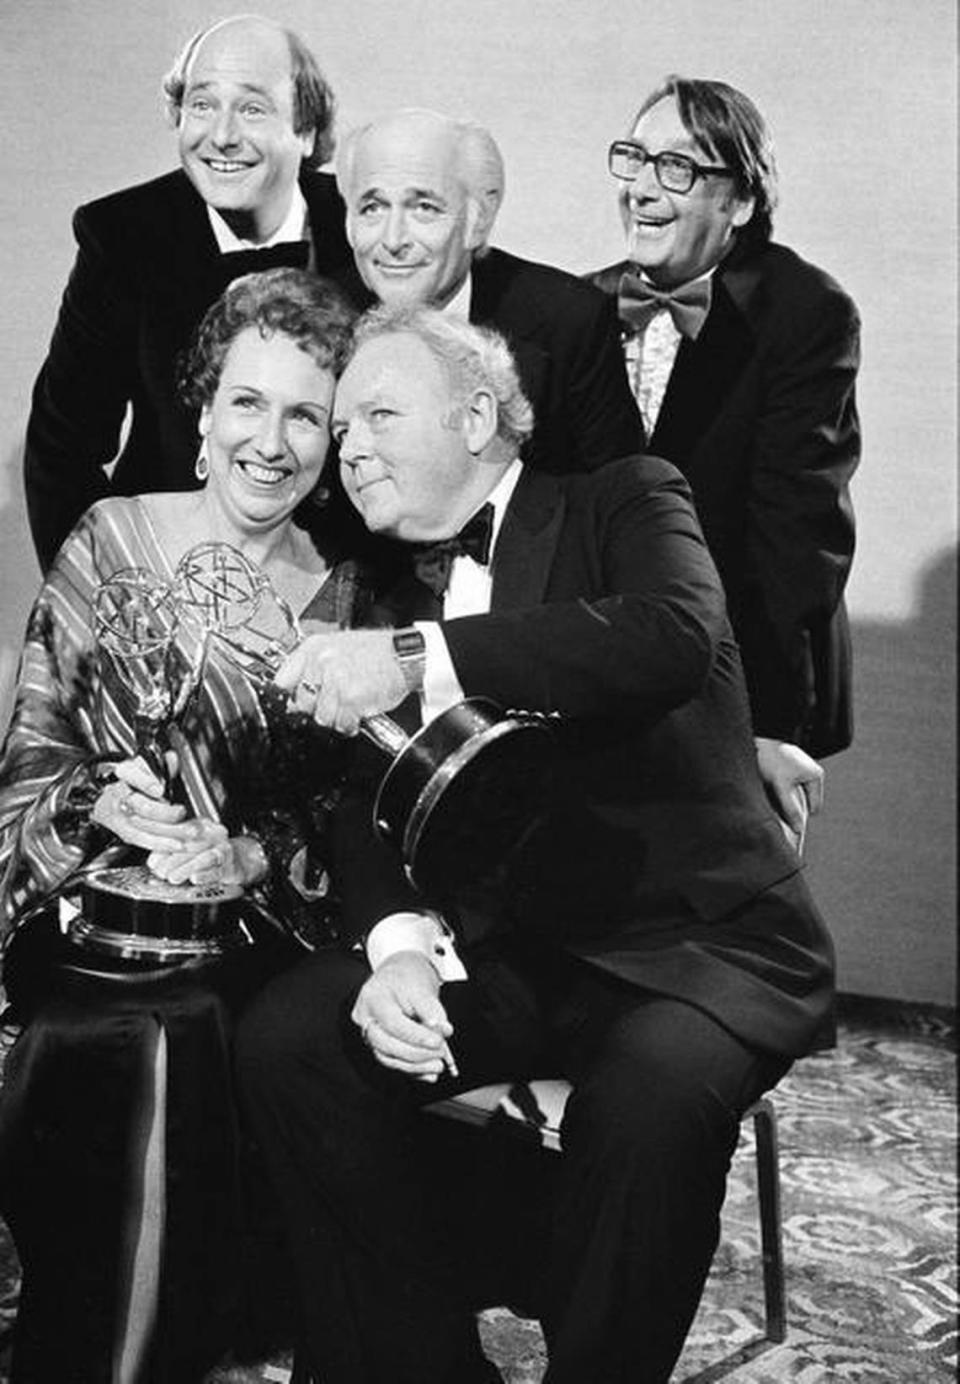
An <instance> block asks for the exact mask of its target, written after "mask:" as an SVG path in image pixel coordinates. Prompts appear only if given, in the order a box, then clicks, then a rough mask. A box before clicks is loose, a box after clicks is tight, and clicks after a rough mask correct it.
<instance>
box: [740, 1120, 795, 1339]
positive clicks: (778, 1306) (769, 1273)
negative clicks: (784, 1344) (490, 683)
mask: <svg viewBox="0 0 960 1384" xmlns="http://www.w3.org/2000/svg"><path fill="white" fill-rule="evenodd" d="M748 1113H749V1114H751V1115H752V1116H753V1128H754V1133H755V1136H756V1157H757V1191H758V1194H759V1199H760V1240H761V1244H762V1247H763V1296H764V1305H765V1309H766V1334H767V1339H768V1340H770V1341H776V1342H779V1341H783V1340H784V1339H785V1338H786V1334H787V1305H786V1292H785V1284H784V1268H783V1222H782V1218H781V1212H780V1157H779V1147H778V1143H777V1112H776V1110H775V1109H774V1107H773V1105H772V1104H771V1103H770V1101H769V1100H766V1099H763V1100H759V1101H757V1103H756V1104H755V1105H753V1106H752V1107H751V1108H750V1110H749V1112H748Z"/></svg>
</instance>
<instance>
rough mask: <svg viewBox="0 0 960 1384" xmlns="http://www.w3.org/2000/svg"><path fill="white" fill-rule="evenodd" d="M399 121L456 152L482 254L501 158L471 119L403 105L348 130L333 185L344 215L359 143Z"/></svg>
mask: <svg viewBox="0 0 960 1384" xmlns="http://www.w3.org/2000/svg"><path fill="white" fill-rule="evenodd" d="M399 121H410V122H411V123H414V122H419V123H420V124H422V125H423V126H424V127H425V128H429V127H430V126H432V127H433V128H434V130H435V131H437V132H438V133H442V134H446V135H447V136H449V138H450V139H451V140H452V141H453V143H454V145H455V147H456V151H457V176H458V177H459V179H460V182H461V183H462V184H463V187H464V190H465V192H466V195H467V199H468V201H469V202H470V203H471V204H472V207H473V211H474V215H475V217H476V218H477V220H476V225H477V231H478V239H479V242H480V246H481V249H480V250H478V251H477V252H476V253H478V254H482V253H483V249H484V248H485V247H486V244H487V241H488V240H489V238H490V234H491V232H492V230H493V223H494V221H495V220H496V217H497V212H498V211H499V210H500V203H501V202H502V201H503V193H504V185H505V179H504V170H503V157H502V155H501V153H500V150H499V148H498V146H497V142H496V140H495V139H494V137H493V135H492V134H491V133H490V131H489V130H487V129H485V128H484V127H483V126H482V125H477V124H475V123H474V122H473V121H472V120H454V119H453V117H452V116H448V115H441V114H440V113H439V112H438V111H431V110H427V109H425V108H422V107H419V106H405V107H402V108H401V109H399V110H395V111H391V112H389V113H388V114H387V115H383V116H380V117H379V118H378V119H375V120H370V121H368V122H367V123H366V124H365V125H359V126H357V127H356V129H353V130H351V131H350V133H349V134H348V135H347V136H346V138H345V139H341V141H340V149H339V153H338V156H337V164H336V173H337V186H338V187H339V189H340V195H341V196H342V198H343V200H344V201H345V202H346V204H347V210H348V212H349V210H350V207H351V203H352V200H353V193H354V170H355V167H356V160H357V150H358V148H359V146H360V144H361V143H362V142H363V140H364V139H365V138H366V137H367V136H368V135H371V134H374V133H375V132H376V131H377V130H379V129H382V128H383V127H384V126H389V125H392V124H394V123H397V122H399Z"/></svg>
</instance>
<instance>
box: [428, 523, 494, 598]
mask: <svg viewBox="0 0 960 1384" xmlns="http://www.w3.org/2000/svg"><path fill="white" fill-rule="evenodd" d="M492 536H493V505H492V504H490V503H489V501H488V502H487V503H486V504H485V505H482V506H481V508H480V509H478V510H477V512H476V514H474V515H473V517H472V518H470V519H468V520H467V522H466V523H465V524H464V526H463V528H462V529H461V530H460V532H459V533H455V534H454V535H453V536H452V537H451V538H442V539H439V540H438V541H437V542H436V543H411V544H410V550H411V553H412V556H413V565H414V570H415V572H416V574H417V576H418V577H419V579H420V581H422V582H423V583H424V585H425V586H429V588H430V590H431V591H433V592H434V593H435V594H436V595H438V596H442V595H443V593H444V592H445V591H446V589H447V587H448V586H449V584H450V572H451V569H452V567H453V560H454V558H457V557H471V558H473V560H474V562H478V563H480V565H481V566H484V567H485V566H486V565H487V563H488V562H489V561H490V542H491V538H492Z"/></svg>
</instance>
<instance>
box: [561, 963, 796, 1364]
mask: <svg viewBox="0 0 960 1384" xmlns="http://www.w3.org/2000/svg"><path fill="white" fill-rule="evenodd" d="M598 990H599V991H603V992H604V995H603V996H600V995H599V994H598ZM572 993H573V994H574V996H575V998H574V1003H573V1009H572V1010H571V1011H570V1012H569V1013H568V1014H567V1016H566V1018H565V1019H564V1020H563V1023H562V1025H561V1027H563V1026H566V1034H565V1036H564V1037H563V1038H562V1039H561V1042H562V1043H563V1045H564V1046H565V1047H566V1050H567V1053H566V1056H567V1066H568V1071H569V1074H570V1076H571V1078H572V1080H573V1083H574V1089H573V1091H572V1093H571V1096H570V1098H569V1101H568V1104H567V1108H566V1111H565V1116H564V1121H563V1128H562V1147H563V1153H562V1156H561V1170H560V1174H559V1184H560V1185H559V1189H558V1197H557V1203H556V1206H555V1214H554V1240H553V1254H552V1260H551V1266H550V1269H549V1271H548V1276H547V1284H546V1289H545V1311H544V1331H545V1335H546V1338H547V1345H548V1354H549V1360H550V1365H549V1368H548V1371H547V1376H546V1379H547V1381H549V1384H583V1381H584V1380H586V1379H589V1380H591V1381H594V1384H665V1381H667V1380H669V1378H670V1373H671V1370H672V1368H673V1365H674V1364H675V1362H676V1360H677V1358H678V1356H679V1354H680V1351H681V1349H682V1347H683V1342H684V1339H685V1337H686V1334H687V1332H688V1330H689V1328H690V1325H691V1322H692V1320H693V1317H694V1314H695V1312H696V1309H697V1305H698V1303H699V1301H700V1296H701V1293H702V1291H703V1284H704V1281H705V1279H706V1276H707V1272H708V1270H709V1267H710V1263H711V1260H712V1258H713V1254H714V1251H715V1249H716V1245H717V1240H718V1237H719V1225H720V1220H719V1218H720V1208H721V1206H722V1204H723V1198H724V1191H725V1186H726V1177H727V1173H728V1170H729V1165H730V1159H731V1157H732V1155H733V1152H734V1149H735V1148H736V1144H737V1139H738V1134H739V1127H740V1118H741V1116H742V1113H743V1112H744V1110H746V1109H747V1108H748V1107H749V1106H750V1105H751V1104H752V1103H753V1101H754V1100H756V1099H757V1098H758V1097H759V1096H760V1095H761V1094H762V1092H763V1091H764V1090H767V1089H769V1087H770V1086H772V1085H773V1084H774V1083H775V1082H776V1081H777V1080H779V1078H780V1077H781V1076H782V1075H783V1073H784V1072H785V1070H786V1069H787V1067H788V1066H789V1063H788V1062H786V1061H785V1060H784V1059H781V1058H778V1057H773V1056H771V1055H763V1054H761V1053H758V1052H755V1051H751V1050H750V1049H749V1048H747V1047H745V1046H744V1045H743V1044H742V1043H740V1042H739V1041H738V1040H737V1039H736V1038H734V1037H733V1036H732V1035H731V1034H730V1033H728V1032H727V1031H726V1030H725V1029H723V1028H722V1027H721V1026H720V1025H719V1024H717V1023H716V1022H715V1021H714V1020H713V1019H711V1018H710V1017H709V1016H708V1015H706V1014H704V1013H702V1012H701V1011H699V1010H697V1009H695V1008H693V1007H692V1006H690V1005H686V1004H683V1003H680V1002H677V1001H674V1000H671V999H668V998H661V997H657V996H653V995H649V994H643V993H642V992H637V991H631V990H629V989H628V988H627V987H626V986H622V985H620V984H619V983H617V982H614V983H613V985H612V986H611V985H610V983H609V982H608V981H606V979H605V978H602V977H598V976H597V973H596V972H594V973H593V977H592V978H590V979H584V980H583V981H582V983H581V985H580V986H578V987H577V989H576V990H575V991H574V992H572ZM580 1006H583V1008H582V1009H581V1010H580V1014H579V1016H578V1015H577V1009H578V1008H579V1007H580ZM571 1015H572V1016H573V1023H572V1024H571V1023H570V1019H571Z"/></svg>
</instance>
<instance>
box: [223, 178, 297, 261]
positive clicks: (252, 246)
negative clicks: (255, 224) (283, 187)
mask: <svg viewBox="0 0 960 1384" xmlns="http://www.w3.org/2000/svg"><path fill="white" fill-rule="evenodd" d="M207 218H208V220H209V222H210V226H211V228H212V230H213V234H214V235H215V236H216V240H217V246H218V247H219V250H220V253H221V255H229V254H231V253H232V252H233V251H235V250H265V249H266V248H267V246H268V245H282V244H285V243H286V242H287V241H291V240H309V238H310V237H309V231H308V227H309V220H308V217H307V203H306V199H305V198H304V195H303V193H302V192H301V190H300V185H299V183H294V187H293V195H292V197H291V199H290V210H289V211H288V212H287V214H286V216H285V217H284V218H283V221H282V222H281V223H280V225H279V226H278V227H277V229H276V230H275V231H274V233H273V235H272V236H271V237H270V239H269V240H264V241H260V242H254V241H252V240H241V238H240V237H239V236H237V235H234V233H233V231H231V229H230V227H229V226H228V225H227V223H226V221H224V219H223V217H222V216H221V215H220V213H219V212H218V211H215V210H214V208H213V207H211V206H210V204H209V203H208V204H207Z"/></svg>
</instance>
